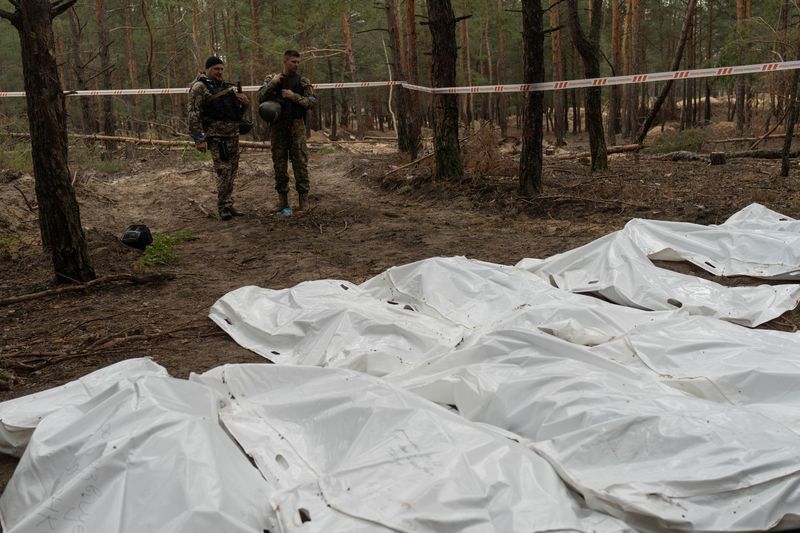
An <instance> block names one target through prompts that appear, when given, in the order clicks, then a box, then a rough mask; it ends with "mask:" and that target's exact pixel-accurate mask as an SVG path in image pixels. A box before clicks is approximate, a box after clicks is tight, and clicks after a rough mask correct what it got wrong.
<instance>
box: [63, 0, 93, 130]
mask: <svg viewBox="0 0 800 533" xmlns="http://www.w3.org/2000/svg"><path fill="white" fill-rule="evenodd" d="M68 19H69V33H70V51H71V55H72V72H73V73H74V74H75V88H76V89H77V90H79V91H84V90H86V89H87V87H86V64H85V63H84V62H83V57H82V54H81V40H82V34H83V27H82V26H81V21H80V19H78V13H77V12H76V11H75V8H73V9H70V10H69V16H68ZM78 105H80V109H81V131H82V132H83V133H97V119H96V118H95V116H94V111H93V110H92V107H91V101H90V100H89V98H78Z"/></svg>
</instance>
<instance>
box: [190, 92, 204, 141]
mask: <svg viewBox="0 0 800 533" xmlns="http://www.w3.org/2000/svg"><path fill="white" fill-rule="evenodd" d="M205 92H206V88H205V86H204V85H203V84H202V83H199V82H198V83H195V84H194V85H192V88H191V89H190V90H189V105H188V107H189V113H188V118H189V134H190V135H191V136H192V139H194V140H195V142H200V141H201V140H203V138H204V135H203V100H204V97H205Z"/></svg>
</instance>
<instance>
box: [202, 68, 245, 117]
mask: <svg viewBox="0 0 800 533" xmlns="http://www.w3.org/2000/svg"><path fill="white" fill-rule="evenodd" d="M200 81H202V82H203V83H204V84H205V86H206V88H208V92H210V93H211V95H212V96H213V95H214V94H216V93H218V92H219V91H222V90H223V89H227V88H228V87H233V85H232V84H230V83H227V82H224V81H223V82H222V83H221V84H220V85H219V86H218V85H217V84H216V83H214V82H213V81H212V80H210V79H208V78H205V77H204V78H201V79H200ZM241 119H242V105H241V104H240V103H239V100H238V99H237V98H236V95H235V94H234V93H233V91H230V92H228V94H226V95H224V96H220V97H219V98H215V99H213V100H211V101H210V102H207V103H206V104H205V105H204V106H203V123H204V124H208V123H209V122H217V121H223V120H224V121H230V122H237V121H239V120H241Z"/></svg>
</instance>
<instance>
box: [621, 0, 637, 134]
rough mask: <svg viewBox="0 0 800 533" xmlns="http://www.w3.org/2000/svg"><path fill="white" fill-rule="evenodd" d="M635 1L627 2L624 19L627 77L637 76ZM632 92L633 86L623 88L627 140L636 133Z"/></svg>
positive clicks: (624, 122) (625, 71) (629, 0)
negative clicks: (634, 59)
mask: <svg viewBox="0 0 800 533" xmlns="http://www.w3.org/2000/svg"><path fill="white" fill-rule="evenodd" d="M632 2H633V0H627V1H626V2H625V18H624V29H623V31H622V59H623V72H624V73H625V75H626V76H630V75H631V74H635V73H634V72H632V71H631V65H632V60H631V56H632V49H631V36H632V33H633V31H632V27H633V24H632V20H633V16H632V15H633V6H632ZM631 91H633V86H632V85H623V86H622V116H621V118H622V136H623V137H625V138H626V139H630V138H631V137H632V136H633V134H634V131H633V130H632V129H631V123H632V122H633V121H632V120H631V114H632V112H633V111H632V110H631Z"/></svg>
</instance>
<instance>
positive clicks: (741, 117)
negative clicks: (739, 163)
mask: <svg viewBox="0 0 800 533" xmlns="http://www.w3.org/2000/svg"><path fill="white" fill-rule="evenodd" d="M746 16H747V15H746V12H745V3H744V0H736V30H737V32H738V33H739V38H740V39H741V38H742V30H743V29H744V20H745V18H746ZM745 98H747V85H746V80H745V79H744V78H743V77H742V76H737V77H736V109H735V112H734V116H735V117H736V135H737V136H740V137H741V136H742V135H744V128H745Z"/></svg>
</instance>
